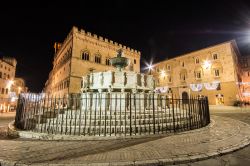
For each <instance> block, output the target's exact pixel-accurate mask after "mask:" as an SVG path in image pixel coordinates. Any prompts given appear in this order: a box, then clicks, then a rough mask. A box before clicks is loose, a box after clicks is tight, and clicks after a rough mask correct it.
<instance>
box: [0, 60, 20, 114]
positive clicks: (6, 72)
mask: <svg viewBox="0 0 250 166" xmlns="http://www.w3.org/2000/svg"><path fill="white" fill-rule="evenodd" d="M16 64H17V61H16V59H15V58H11V57H2V58H1V59H0V112H3V111H4V112H5V111H7V110H9V107H10V100H9V95H10V93H11V88H12V85H13V83H14V78H15V73H16Z"/></svg>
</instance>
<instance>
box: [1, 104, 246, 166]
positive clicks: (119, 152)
mask: <svg viewBox="0 0 250 166" xmlns="http://www.w3.org/2000/svg"><path fill="white" fill-rule="evenodd" d="M210 109H211V114H212V116H211V119H212V120H211V124H210V125H208V126H207V127H204V128H201V129H196V130H191V131H188V132H183V133H178V134H173V135H165V136H159V137H145V138H138V139H116V140H95V141H46V140H32V139H21V138H9V137H8V136H7V134H6V133H7V126H6V125H5V126H2V127H0V130H1V131H0V133H1V134H0V163H1V166H2V165H4V166H5V165H6V166H9V165H10V166H12V165H13V166H14V165H15V166H17V165H20V166H21V165H22V166H25V165H57V166H59V165H60V166H62V165H247V164H249V162H250V156H249V154H250V147H249V146H248V144H249V143H250V125H249V124H250V109H249V108H247V107H244V108H235V107H213V106H211V107H210ZM10 120H11V119H10ZM0 121H1V115H0ZM0 126H1V123H0Z"/></svg>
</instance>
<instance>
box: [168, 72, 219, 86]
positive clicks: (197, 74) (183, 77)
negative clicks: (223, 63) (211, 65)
mask: <svg viewBox="0 0 250 166" xmlns="http://www.w3.org/2000/svg"><path fill="white" fill-rule="evenodd" d="M194 75H195V78H196V79H201V75H202V74H201V71H196V72H195V73H194ZM213 75H214V76H215V77H220V70H219V69H214V71H213ZM186 78H187V73H180V80H181V81H186ZM165 79H166V77H164V80H165ZM167 81H168V82H169V83H171V82H172V77H171V76H167Z"/></svg>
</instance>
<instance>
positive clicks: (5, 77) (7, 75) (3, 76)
mask: <svg viewBox="0 0 250 166" xmlns="http://www.w3.org/2000/svg"><path fill="white" fill-rule="evenodd" d="M0 78H3V79H10V75H9V74H6V73H2V72H0Z"/></svg>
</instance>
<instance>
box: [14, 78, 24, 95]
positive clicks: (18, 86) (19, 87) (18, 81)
mask: <svg viewBox="0 0 250 166" xmlns="http://www.w3.org/2000/svg"><path fill="white" fill-rule="evenodd" d="M11 91H12V92H14V93H15V95H19V94H20V93H26V92H28V87H27V86H26V83H25V80H24V79H23V78H20V77H16V78H15V79H14V83H13V86H12V89H11Z"/></svg>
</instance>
